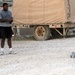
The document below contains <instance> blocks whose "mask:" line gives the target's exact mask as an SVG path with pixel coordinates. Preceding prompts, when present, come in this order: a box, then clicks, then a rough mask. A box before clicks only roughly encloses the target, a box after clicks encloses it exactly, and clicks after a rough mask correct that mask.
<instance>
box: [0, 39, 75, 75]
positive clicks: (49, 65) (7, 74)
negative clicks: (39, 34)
mask: <svg viewBox="0 0 75 75" xmlns="http://www.w3.org/2000/svg"><path fill="white" fill-rule="evenodd" d="M13 50H14V51H16V52H17V54H16V55H13V54H12V55H9V54H8V52H9V50H8V47H7V45H6V46H5V55H2V56H0V75H75V59H72V58H70V54H71V52H73V51H75V38H66V39H53V40H48V41H13Z"/></svg>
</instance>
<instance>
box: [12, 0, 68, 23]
mask: <svg viewBox="0 0 75 75" xmlns="http://www.w3.org/2000/svg"><path fill="white" fill-rule="evenodd" d="M64 4H65V1H64V0H14V3H13V16H14V19H15V23H23V24H48V23H64V22H66V21H67V18H66V17H67V16H66V13H65V5H64Z"/></svg>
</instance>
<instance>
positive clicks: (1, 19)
mask: <svg viewBox="0 0 75 75" xmlns="http://www.w3.org/2000/svg"><path fill="white" fill-rule="evenodd" d="M12 22H13V18H12V13H11V12H10V11H9V10H8V4H7V3H4V4H3V9H2V10H1V12H0V38H1V54H2V55H3V54H4V45H5V39H7V44H8V46H9V50H10V52H9V53H10V54H11V53H13V51H12V41H11V37H12V34H13V31H12V28H11V26H12V24H11V23H12Z"/></svg>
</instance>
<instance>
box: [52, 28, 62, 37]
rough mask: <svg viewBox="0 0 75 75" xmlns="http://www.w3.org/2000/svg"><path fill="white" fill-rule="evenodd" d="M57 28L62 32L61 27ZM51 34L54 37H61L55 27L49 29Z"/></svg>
mask: <svg viewBox="0 0 75 75" xmlns="http://www.w3.org/2000/svg"><path fill="white" fill-rule="evenodd" d="M58 30H59V31H60V32H61V33H63V29H62V28H58ZM51 35H52V37H54V38H59V37H62V36H61V35H60V34H59V33H58V32H56V30H55V29H51Z"/></svg>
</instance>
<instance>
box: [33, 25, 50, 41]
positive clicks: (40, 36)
mask: <svg viewBox="0 0 75 75" xmlns="http://www.w3.org/2000/svg"><path fill="white" fill-rule="evenodd" d="M49 37H50V29H49V27H48V26H35V27H34V38H35V39H36V40H39V41H43V40H47V39H49Z"/></svg>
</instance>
